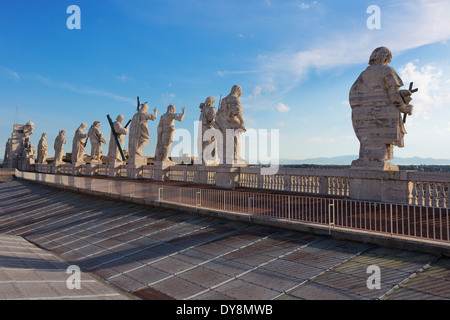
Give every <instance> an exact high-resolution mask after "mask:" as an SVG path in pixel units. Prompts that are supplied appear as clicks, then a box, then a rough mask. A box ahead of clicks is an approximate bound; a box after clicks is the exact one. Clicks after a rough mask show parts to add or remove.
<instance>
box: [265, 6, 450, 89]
mask: <svg viewBox="0 0 450 320" xmlns="http://www.w3.org/2000/svg"><path fill="white" fill-rule="evenodd" d="M304 7H305V9H306V7H307V3H304ZM448 12H450V1H447V0H427V1H425V0H420V1H418V2H416V1H414V3H412V2H399V1H395V2H390V3H389V4H386V5H385V6H383V7H382V17H383V18H382V25H381V30H377V32H373V31H371V30H368V29H367V28H366V27H365V25H364V27H361V28H356V29H353V30H342V29H341V30H338V29H336V31H335V32H334V33H330V34H329V35H328V36H326V37H322V38H320V39H316V40H315V41H316V42H312V43H310V44H309V47H307V48H306V49H303V50H298V51H295V50H289V51H288V50H286V51H279V52H273V53H272V54H265V55H259V56H258V59H259V63H260V69H261V70H260V71H261V73H263V74H266V75H269V77H270V81H272V83H273V84H274V85H276V86H277V87H278V88H280V89H281V90H282V91H283V92H289V91H290V90H292V89H293V88H294V87H296V86H297V85H298V83H299V82H301V81H303V80H304V79H305V78H306V77H307V75H308V73H309V72H310V71H311V70H312V69H317V70H326V69H330V68H334V67H339V66H349V65H355V64H361V63H367V62H368V59H369V56H370V54H371V52H372V51H373V50H374V49H375V48H376V46H379V44H382V45H383V46H386V47H388V48H389V49H391V51H392V53H393V55H394V59H395V56H396V55H398V54H401V53H403V52H405V51H407V50H410V49H414V48H417V47H420V46H424V45H427V44H432V43H441V42H445V41H446V40H448V39H450V24H449V23H448ZM405 17H408V18H407V19H405ZM378 31H379V32H378Z"/></svg>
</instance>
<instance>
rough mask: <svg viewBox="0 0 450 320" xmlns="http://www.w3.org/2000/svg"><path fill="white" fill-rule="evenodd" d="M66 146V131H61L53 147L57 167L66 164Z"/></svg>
mask: <svg viewBox="0 0 450 320" xmlns="http://www.w3.org/2000/svg"><path fill="white" fill-rule="evenodd" d="M65 144H66V130H61V131H60V132H59V134H58V136H57V137H56V139H55V143H54V145H53V147H54V148H55V162H54V164H55V165H60V164H62V163H64V161H63V156H64V145H65Z"/></svg>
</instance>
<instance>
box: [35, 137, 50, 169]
mask: <svg viewBox="0 0 450 320" xmlns="http://www.w3.org/2000/svg"><path fill="white" fill-rule="evenodd" d="M46 138H47V133H45V132H44V133H43V134H42V136H41V140H39V144H38V152H37V161H36V163H38V164H45V163H47V156H48V145H47V140H46Z"/></svg>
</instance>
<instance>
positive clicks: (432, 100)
mask: <svg viewBox="0 0 450 320" xmlns="http://www.w3.org/2000/svg"><path fill="white" fill-rule="evenodd" d="M416 63H417V61H416V62H409V63H408V64H406V65H405V66H404V67H402V68H400V69H399V76H400V77H401V78H402V80H403V82H404V84H405V86H406V87H409V83H410V82H414V88H418V89H419V91H418V92H417V93H414V94H413V96H412V98H413V100H412V102H411V104H412V105H413V106H414V110H413V115H414V118H417V119H428V118H429V117H430V114H431V113H432V111H433V110H435V109H439V108H441V107H442V106H443V104H444V102H445V101H448V99H449V98H450V89H448V87H444V88H442V87H441V83H444V82H445V81H444V80H443V79H442V78H443V72H442V70H440V69H438V68H436V67H434V66H431V65H425V66H422V67H418V66H417V65H416Z"/></svg>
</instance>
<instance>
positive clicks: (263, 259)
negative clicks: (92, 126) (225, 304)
mask: <svg viewBox="0 0 450 320" xmlns="http://www.w3.org/2000/svg"><path fill="white" fill-rule="evenodd" d="M0 246H2V250H0V251H2V252H1V256H0V277H1V279H0V292H1V293H2V296H1V298H2V299H38V298H43V299H71V298H74V299H75V298H77V299H80V298H81V299H87V298H89V299H90V297H93V298H98V299H130V298H131V299H132V298H136V299H176V300H217V299H219V300H279V299H280V300H283V299H289V300H292V299H294V300H298V299H333V300H334V299H352V300H362V299H372V300H373V299H449V298H450V259H449V258H448V257H443V256H439V255H435V254H429V253H420V252H414V251H407V250H400V249H394V248H385V247H380V246H376V245H373V244H366V243H359V242H351V241H343V240H336V239H332V238H330V237H328V236H326V235H313V234H308V233H303V232H297V231H293V230H286V229H282V228H275V227H270V226H263V225H258V224H254V223H253V224H250V223H245V222H242V221H232V220H227V219H224V218H219V217H209V216H202V215H199V214H195V213H186V212H183V211H177V210H170V209H163V208H155V207H151V206H146V205H138V204H133V203H127V202H124V201H114V200H108V199H103V198H99V197H93V196H88V195H82V194H78V193H75V192H70V191H64V190H60V189H56V188H52V187H48V186H43V185H41V184H36V183H32V182H27V181H22V180H12V181H9V182H4V183H0ZM68 265H75V266H79V267H80V268H81V270H82V272H83V273H82V282H81V291H79V290H70V289H68V288H67V286H66V280H67V277H68V276H69V275H68V274H66V273H64V274H63V272H64V271H65V269H66V268H67V266H68ZM371 265H376V266H379V267H380V270H381V289H373V290H370V289H368V287H367V280H368V278H369V277H370V275H371V274H370V273H367V269H368V267H369V266H371ZM36 283H39V285H40V286H42V287H43V288H44V287H45V289H42V290H40V291H39V290H38V291H34V290H33V289H32V288H33V287H34V284H36Z"/></svg>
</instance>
